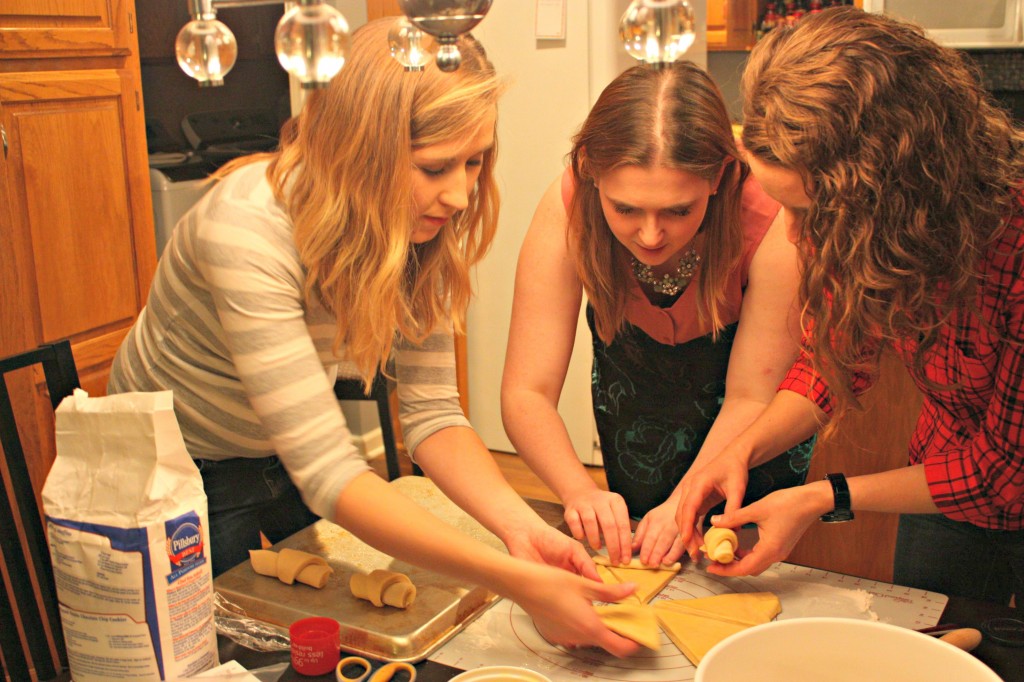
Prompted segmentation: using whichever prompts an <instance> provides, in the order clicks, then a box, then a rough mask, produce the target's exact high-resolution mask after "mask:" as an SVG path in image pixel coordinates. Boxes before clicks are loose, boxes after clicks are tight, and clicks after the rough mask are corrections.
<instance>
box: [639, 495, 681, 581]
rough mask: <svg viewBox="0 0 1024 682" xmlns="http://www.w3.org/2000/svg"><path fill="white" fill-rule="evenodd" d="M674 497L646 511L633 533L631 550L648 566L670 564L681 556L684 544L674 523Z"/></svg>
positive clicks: (676, 507)
mask: <svg viewBox="0 0 1024 682" xmlns="http://www.w3.org/2000/svg"><path fill="white" fill-rule="evenodd" d="M677 509H678V504H677V503H676V498H675V497H674V496H673V497H670V498H669V499H668V500H666V501H665V502H663V503H662V504H659V505H658V506H657V507H655V508H654V509H652V510H651V511H649V512H647V515H646V516H644V518H643V519H641V520H640V523H639V524H638V525H637V527H636V532H635V533H634V534H633V552H634V553H637V552H639V556H640V561H642V562H644V563H645V564H646V565H648V566H658V565H660V564H671V563H674V562H676V561H678V560H679V557H680V556H682V554H683V550H684V549H685V545H684V544H683V541H682V539H681V538H680V537H679V526H678V525H677V524H676V510H677Z"/></svg>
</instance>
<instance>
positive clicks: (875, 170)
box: [680, 8, 1024, 604]
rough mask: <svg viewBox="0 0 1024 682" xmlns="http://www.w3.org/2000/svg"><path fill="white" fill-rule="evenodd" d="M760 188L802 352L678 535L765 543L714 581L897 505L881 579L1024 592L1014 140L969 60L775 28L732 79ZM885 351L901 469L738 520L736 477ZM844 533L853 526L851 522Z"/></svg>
mask: <svg viewBox="0 0 1024 682" xmlns="http://www.w3.org/2000/svg"><path fill="white" fill-rule="evenodd" d="M744 91H745V95H746V97H745V107H744V123H745V126H744V131H743V141H744V144H745V146H746V148H747V150H749V156H748V159H749V161H750V166H751V169H752V170H753V172H754V175H755V176H756V177H757V178H758V179H759V180H760V181H761V184H762V186H763V187H764V188H765V191H767V192H768V193H769V194H770V195H772V196H773V197H775V198H776V199H777V200H778V201H779V202H781V203H782V205H783V211H784V212H785V213H787V214H790V215H792V216H793V230H792V236H793V239H794V240H795V241H796V242H797V243H798V244H799V246H800V249H801V251H802V253H803V260H804V264H805V265H804V268H803V277H802V282H801V289H800V293H801V298H802V301H803V304H804V305H803V312H804V319H805V321H806V330H807V332H806V349H807V352H806V353H805V354H802V356H801V358H800V360H799V361H798V362H797V363H796V364H795V365H794V366H793V368H792V370H791V371H790V372H789V374H788V376H787V378H786V381H785V382H784V383H783V385H782V389H783V390H780V391H779V393H778V395H777V396H776V397H775V399H774V400H773V401H772V404H771V405H770V407H769V408H768V410H766V411H765V412H764V414H763V415H762V416H761V417H760V418H759V419H758V420H757V422H755V423H754V424H753V425H751V427H750V428H749V429H748V430H747V431H746V432H745V433H743V434H742V435H741V437H740V438H738V439H737V440H736V441H735V442H734V443H732V444H730V445H729V447H728V448H727V449H726V451H724V452H723V453H722V456H721V457H720V458H719V459H718V460H716V462H714V463H713V464H712V465H711V466H709V467H707V468H705V469H704V470H703V471H701V472H698V475H697V476H696V477H695V478H694V479H692V480H691V481H689V484H690V486H691V487H690V488H689V490H687V491H686V492H687V494H686V495H684V499H683V501H682V503H681V506H680V525H681V528H682V529H683V535H684V539H685V540H686V541H687V542H688V547H689V549H690V551H692V552H695V551H696V545H697V544H698V543H699V539H698V537H697V535H698V534H697V533H694V532H693V527H694V520H695V519H696V518H697V515H698V513H699V511H700V509H701V508H702V507H706V506H707V505H709V504H710V503H711V501H712V500H717V499H719V498H720V497H726V498H727V499H728V505H727V509H729V513H726V514H724V515H722V516H721V517H719V518H717V519H713V522H714V523H715V524H716V525H725V526H737V525H740V524H744V523H756V524H757V525H758V526H759V528H760V542H759V543H758V544H757V545H756V546H755V547H754V548H753V550H752V551H751V552H750V553H749V554H748V555H747V556H745V557H744V558H743V559H741V560H740V561H738V562H736V563H734V564H732V565H730V566H729V567H722V568H718V567H716V568H715V569H713V570H715V571H716V572H718V573H721V574H724V575H747V574H753V573H759V572H761V571H763V570H764V569H765V568H767V567H768V566H770V565H771V564H772V563H773V562H775V561H779V560H781V559H784V558H785V557H786V556H787V554H788V553H789V552H790V550H791V549H792V548H793V546H794V544H795V543H796V541H797V540H798V539H799V538H800V536H801V535H802V534H803V532H804V531H805V530H806V528H807V527H808V526H809V525H811V524H812V523H814V522H816V521H817V520H818V518H819V517H820V516H822V515H827V518H831V519H835V518H836V517H837V516H838V517H840V518H849V517H850V515H851V513H855V512H857V511H860V510H864V511H875V512H890V513H899V514H901V517H900V522H899V532H898V537H897V547H896V562H895V571H894V581H895V582H896V583H898V584H901V585H908V586H911V587H918V588H921V589H927V590H936V591H938V592H942V593H945V594H957V595H961V596H966V597H972V598H977V599H990V600H994V601H999V602H1001V603H1004V604H1006V603H1009V602H1010V599H1011V596H1012V595H1016V599H1017V603H1018V604H1020V599H1021V598H1022V596H1024V426H1022V425H1024V399H1022V398H1024V390H1022V386H1024V384H1022V376H1024V204H1022V195H1021V190H1022V181H1024V153H1022V150H1024V135H1022V134H1021V132H1020V131H1019V130H1018V129H1016V128H1015V127H1014V126H1013V124H1012V123H1011V121H1010V119H1009V117H1008V115H1007V113H1006V112H1004V111H1003V110H1001V109H999V108H998V107H997V106H995V105H994V104H993V102H992V101H991V99H990V97H989V96H988V95H987V94H986V93H985V92H984V91H983V90H982V88H981V86H980V85H979V80H978V78H977V74H976V73H975V71H974V69H973V68H971V67H970V66H969V63H968V61H967V58H966V57H965V56H964V55H962V54H960V53H958V52H956V51H955V50H952V49H949V48H944V47H941V46H939V45H937V44H936V43H935V42H933V41H931V40H929V39H928V38H927V37H926V36H925V34H924V31H923V30H922V29H920V28H919V27H916V26H914V25H911V24H907V23H903V22H900V21H898V20H895V19H892V18H889V17H886V16H884V15H881V14H869V13H865V12H861V11H859V10H855V9H853V8H844V9H830V10H827V11H825V12H822V13H821V14H818V15H814V16H811V17H808V18H805V19H803V20H802V21H801V22H800V24H798V26H797V27H796V28H795V29H792V30H780V31H778V32H775V31H772V33H771V34H770V36H769V37H768V38H767V39H766V40H765V41H764V42H763V43H760V44H758V46H757V47H756V48H755V50H754V52H753V53H752V54H751V57H750V62H749V64H748V66H747V70H746V72H745V74H744ZM885 348H888V349H891V350H892V351H894V352H895V353H896V354H897V355H898V356H899V357H900V358H901V359H902V360H903V362H904V364H905V365H906V367H907V369H908V370H910V373H911V375H912V376H913V377H914V379H915V381H916V383H917V385H918V388H919V389H920V390H921V393H922V395H923V398H924V401H923V406H922V409H921V413H920V416H919V418H918V422H917V426H916V428H915V430H914V433H913V435H912V436H911V441H910V444H909V448H908V449H909V453H908V454H909V466H907V467H903V468H899V469H894V470H891V471H885V472H878V473H875V474H871V475H866V476H857V477H855V478H850V479H849V480H848V481H844V478H843V477H842V476H841V473H842V472H835V473H834V474H833V475H832V476H830V478H831V479H832V481H831V484H830V482H826V481H815V482H812V483H809V484H807V485H805V486H801V487H799V488H792V489H789V490H785V491H781V492H777V493H774V494H772V495H770V496H768V497H766V498H764V499H763V500H761V501H759V502H757V503H755V504H752V505H749V506H747V507H745V508H742V509H741V508H739V507H740V498H741V497H742V493H743V487H744V483H745V478H746V471H747V468H748V467H749V466H754V465H757V464H760V463H762V462H764V461H767V460H769V459H770V458H771V457H772V456H773V455H774V454H775V453H777V452H779V451H781V450H783V449H785V448H786V447H787V444H788V443H792V442H795V441H798V440H800V439H803V438H806V437H807V436H808V435H809V434H811V433H813V432H814V431H815V430H817V429H818V428H820V427H822V426H823V425H825V424H827V425H828V426H827V428H828V429H834V428H835V425H836V424H837V423H839V422H840V421H841V420H842V418H843V416H844V414H845V413H846V412H847V410H848V409H849V408H851V407H855V406H856V396H857V395H859V394H861V393H862V392H863V391H866V390H868V389H869V388H870V386H871V384H872V382H873V381H874V379H875V378H876V375H877V372H878V354H879V353H880V352H881V350H882V349H885ZM854 523H856V521H855V520H854Z"/></svg>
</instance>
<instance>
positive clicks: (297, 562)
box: [249, 548, 334, 589]
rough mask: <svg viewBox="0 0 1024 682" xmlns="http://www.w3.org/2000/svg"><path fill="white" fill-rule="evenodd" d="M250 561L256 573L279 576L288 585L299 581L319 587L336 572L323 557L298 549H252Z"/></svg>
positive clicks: (272, 576) (273, 576)
mask: <svg viewBox="0 0 1024 682" xmlns="http://www.w3.org/2000/svg"><path fill="white" fill-rule="evenodd" d="M249 563H250V564H252V570H253V571H255V572H256V573H259V574H260V575H266V576H269V577H271V578H277V579H278V580H280V581H281V582H283V583H285V584H286V585H292V584H294V583H295V582H296V581H298V582H300V583H303V584H305V585H309V586H310V587H315V588H317V589H320V588H322V587H323V586H324V585H326V584H327V580H328V579H329V578H330V577H331V575H332V574H333V573H334V569H332V568H331V567H330V566H328V565H327V562H326V561H325V560H324V559H322V558H321V557H318V556H316V555H315V554H310V553H309V552H302V551H299V550H297V549H288V548H285V549H282V550H281V551H280V552H275V551H273V550H269V549H251V550H249Z"/></svg>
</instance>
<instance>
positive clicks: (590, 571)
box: [506, 524, 601, 581]
mask: <svg viewBox="0 0 1024 682" xmlns="http://www.w3.org/2000/svg"><path fill="white" fill-rule="evenodd" d="M506 546H507V547H508V553H509V554H511V555H512V556H514V557H517V558H520V559H526V560H527V561H533V562H535V563H539V564H547V565H548V566H554V567H556V568H562V569H565V570H567V571H571V572H573V573H576V574H577V575H581V576H583V577H585V578H589V579H591V580H597V581H600V580H601V579H600V578H599V577H598V575H597V569H596V568H594V560H593V559H591V558H590V555H589V554H588V553H587V550H586V549H584V548H583V545H581V544H580V543H579V542H577V541H576V540H573V539H572V538H570V537H569V536H568V535H566V534H565V533H563V532H561V531H559V530H557V529H555V528H552V527H551V526H549V525H547V524H544V525H543V526H536V527H531V528H529V529H527V530H526V531H524V532H520V533H515V534H513V535H512V536H510V537H509V539H508V541H507V542H506Z"/></svg>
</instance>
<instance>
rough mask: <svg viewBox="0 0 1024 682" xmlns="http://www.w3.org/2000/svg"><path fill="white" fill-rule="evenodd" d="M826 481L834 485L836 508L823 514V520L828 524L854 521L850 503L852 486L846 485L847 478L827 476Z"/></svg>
mask: <svg viewBox="0 0 1024 682" xmlns="http://www.w3.org/2000/svg"><path fill="white" fill-rule="evenodd" d="M825 479H826V480H827V481H828V482H829V483H830V484H831V485H832V496H833V498H834V499H835V506H834V507H833V509H832V511H830V512H828V513H827V514H822V515H821V520H822V521H824V522H826V523H838V522H840V521H852V520H853V509H851V503H850V486H849V485H847V483H846V476H844V475H842V474H826V475H825Z"/></svg>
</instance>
